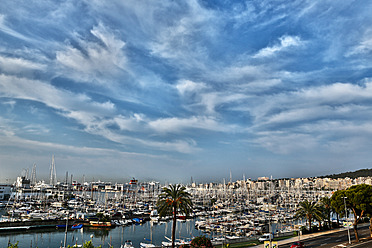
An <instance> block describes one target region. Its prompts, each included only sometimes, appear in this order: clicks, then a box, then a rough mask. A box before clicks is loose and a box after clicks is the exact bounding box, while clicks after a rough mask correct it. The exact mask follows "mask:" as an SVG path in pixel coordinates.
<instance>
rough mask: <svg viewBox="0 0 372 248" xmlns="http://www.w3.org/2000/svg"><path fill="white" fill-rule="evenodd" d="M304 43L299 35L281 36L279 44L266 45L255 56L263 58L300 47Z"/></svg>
mask: <svg viewBox="0 0 372 248" xmlns="http://www.w3.org/2000/svg"><path fill="white" fill-rule="evenodd" d="M302 43H303V41H302V40H301V39H300V37H298V36H289V35H285V36H282V37H280V38H279V44H276V45H273V46H271V47H265V48H262V49H261V50H259V51H258V52H257V53H256V54H255V55H254V56H253V57H254V58H262V57H270V56H274V55H275V54H276V53H279V52H281V51H284V50H288V49H289V48H291V47H292V48H293V47H298V46H300V45H301V44H302Z"/></svg>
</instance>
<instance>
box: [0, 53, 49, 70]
mask: <svg viewBox="0 0 372 248" xmlns="http://www.w3.org/2000/svg"><path fill="white" fill-rule="evenodd" d="M46 68H47V66H46V65H45V64H42V63H38V62H35V61H31V60H26V59H23V58H13V57H5V56H1V55H0V70H1V71H2V72H3V73H7V74H8V73H11V74H24V73H25V72H31V71H34V70H41V71H44V70H45V69H46Z"/></svg>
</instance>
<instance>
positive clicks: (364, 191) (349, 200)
mask: <svg viewBox="0 0 372 248" xmlns="http://www.w3.org/2000/svg"><path fill="white" fill-rule="evenodd" d="M344 197H346V198H344ZM345 203H346V208H347V209H350V210H351V212H352V213H353V215H354V223H353V229H354V234H355V240H356V241H357V242H359V236H358V223H359V221H360V220H361V219H362V218H363V217H364V216H365V215H367V214H369V213H371V212H372V186H371V185H367V184H359V185H354V186H351V187H350V188H348V189H347V190H341V191H336V192H335V193H334V194H333V196H332V206H334V207H335V209H336V210H338V211H339V212H340V213H342V210H341V209H342V208H345V205H344V204H345ZM343 211H345V210H343ZM344 215H345V214H344ZM370 225H371V222H370ZM370 228H372V227H370ZM370 230H371V229H370Z"/></svg>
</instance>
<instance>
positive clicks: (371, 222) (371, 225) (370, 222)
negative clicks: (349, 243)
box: [369, 216, 372, 237]
mask: <svg viewBox="0 0 372 248" xmlns="http://www.w3.org/2000/svg"><path fill="white" fill-rule="evenodd" d="M369 236H371V237H372V216H371V217H370V218H369Z"/></svg>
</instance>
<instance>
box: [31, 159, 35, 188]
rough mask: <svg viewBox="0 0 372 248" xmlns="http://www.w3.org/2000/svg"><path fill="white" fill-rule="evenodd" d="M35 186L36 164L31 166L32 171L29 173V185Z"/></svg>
mask: <svg viewBox="0 0 372 248" xmlns="http://www.w3.org/2000/svg"><path fill="white" fill-rule="evenodd" d="M35 184H36V164H35V163H34V165H33V166H32V171H31V185H35Z"/></svg>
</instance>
